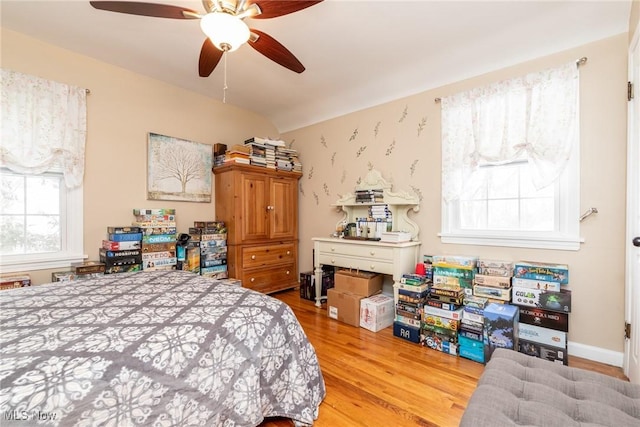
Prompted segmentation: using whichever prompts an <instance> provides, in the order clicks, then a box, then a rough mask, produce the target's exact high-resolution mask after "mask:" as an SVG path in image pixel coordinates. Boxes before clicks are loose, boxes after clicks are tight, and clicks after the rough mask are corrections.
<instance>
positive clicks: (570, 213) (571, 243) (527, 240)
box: [438, 138, 584, 251]
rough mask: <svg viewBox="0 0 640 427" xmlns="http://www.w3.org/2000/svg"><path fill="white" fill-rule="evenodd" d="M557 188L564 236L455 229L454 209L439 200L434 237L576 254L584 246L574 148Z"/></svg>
mask: <svg viewBox="0 0 640 427" xmlns="http://www.w3.org/2000/svg"><path fill="white" fill-rule="evenodd" d="M577 140H578V141H579V140H580V138H577ZM559 187H560V188H559V191H557V192H556V196H558V195H563V196H564V197H560V200H556V207H557V209H559V213H558V222H559V228H560V230H565V232H564V233H561V232H560V231H555V232H521V231H488V230H487V231H483V230H480V231H476V230H457V229H454V225H455V224H459V220H458V219H456V218H455V216H456V215H457V212H456V208H455V207H453V206H449V204H447V203H446V202H445V201H444V200H443V201H442V231H441V232H440V233H438V236H439V237H440V239H441V242H442V243H452V244H462V245H478V246H503V247H515V248H533V249H555V250H568V251H577V250H579V249H580V245H581V243H584V238H582V237H580V221H579V216H580V150H579V149H578V148H577V147H576V148H575V149H574V150H573V155H572V156H571V159H569V161H568V162H567V166H566V168H565V171H564V172H563V174H562V176H561V178H560V180H559ZM558 193H559V194H558Z"/></svg>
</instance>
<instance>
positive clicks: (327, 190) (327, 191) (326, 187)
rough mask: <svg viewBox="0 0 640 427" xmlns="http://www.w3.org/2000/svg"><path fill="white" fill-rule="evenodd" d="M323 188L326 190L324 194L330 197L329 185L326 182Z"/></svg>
mask: <svg viewBox="0 0 640 427" xmlns="http://www.w3.org/2000/svg"><path fill="white" fill-rule="evenodd" d="M322 188H323V189H324V194H326V195H327V196H329V195H330V194H329V186H328V185H327V183H326V182H325V183H324V184H322Z"/></svg>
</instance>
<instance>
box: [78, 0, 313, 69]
mask: <svg viewBox="0 0 640 427" xmlns="http://www.w3.org/2000/svg"><path fill="white" fill-rule="evenodd" d="M321 1H322V0H315V1H302V0H295V1H293V0H202V4H203V6H204V9H205V11H206V13H205V14H200V13H198V12H197V11H195V10H192V9H187V8H184V7H180V6H172V5H167V4H158V3H144V2H130V1H90V2H89V3H91V6H93V7H94V8H96V9H100V10H106V11H110V12H120V13H128V14H131V15H142V16H152V17H156V18H172V19H200V27H201V28H202V31H203V32H204V33H205V34H206V35H207V38H206V39H205V41H204V43H203V45H202V49H201V50H200V60H199V64H198V72H199V74H200V77H208V76H209V75H210V74H211V73H212V72H213V70H214V68H216V65H218V62H220V58H222V55H223V54H224V53H225V52H232V51H234V50H236V49H238V48H239V47H240V46H241V45H243V44H244V43H246V42H248V43H249V45H250V46H251V47H252V48H254V49H255V50H257V51H258V52H260V53H261V54H263V55H264V56H266V57H267V58H269V59H271V60H272V61H274V62H276V63H278V64H280V65H282V66H283V67H285V68H288V69H290V70H292V71H295V72H296V73H302V72H303V71H304V70H305V68H304V65H302V63H301V62H300V61H299V60H298V58H296V57H295V56H294V55H293V54H292V53H291V52H290V51H289V50H288V49H287V48H286V47H284V46H283V45H282V44H280V43H279V42H278V41H277V40H276V39H274V38H273V37H271V36H270V35H268V34H266V33H264V32H262V31H259V30H256V29H254V28H249V27H248V26H247V24H246V23H245V22H244V19H245V18H254V19H267V18H276V17H278V16H282V15H287V14H289V13H293V12H297V11H299V10H302V9H306V8H308V7H310V6H313V5H314V4H316V3H320V2H321Z"/></svg>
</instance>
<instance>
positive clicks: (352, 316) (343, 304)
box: [327, 288, 363, 326]
mask: <svg viewBox="0 0 640 427" xmlns="http://www.w3.org/2000/svg"><path fill="white" fill-rule="evenodd" d="M362 298H363V296H362V295H356V294H352V293H350V292H343V291H340V290H338V289H336V288H332V289H328V290H327V315H328V316H329V317H330V318H332V319H336V320H339V321H341V322H344V323H346V324H348V325H352V326H360V300H361V299H362Z"/></svg>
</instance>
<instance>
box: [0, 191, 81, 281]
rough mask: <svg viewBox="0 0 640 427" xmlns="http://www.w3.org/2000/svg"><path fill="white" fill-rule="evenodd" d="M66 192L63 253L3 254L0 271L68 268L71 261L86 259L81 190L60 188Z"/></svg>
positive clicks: (14, 271)
mask: <svg viewBox="0 0 640 427" xmlns="http://www.w3.org/2000/svg"><path fill="white" fill-rule="evenodd" d="M63 191H66V203H65V207H64V208H65V213H66V214H65V217H66V221H65V223H64V224H61V230H62V239H63V247H65V248H66V250H63V251H60V252H54V253H43V254H33V255H4V256H2V257H1V258H0V272H2V273H16V272H28V271H35V270H48V269H54V268H69V265H70V264H71V263H72V262H80V261H82V260H84V259H86V255H84V254H83V245H84V242H83V239H84V222H83V220H84V211H83V209H84V208H83V199H84V197H83V195H84V192H83V187H82V186H79V187H76V188H72V189H69V188H66V187H64V188H63Z"/></svg>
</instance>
